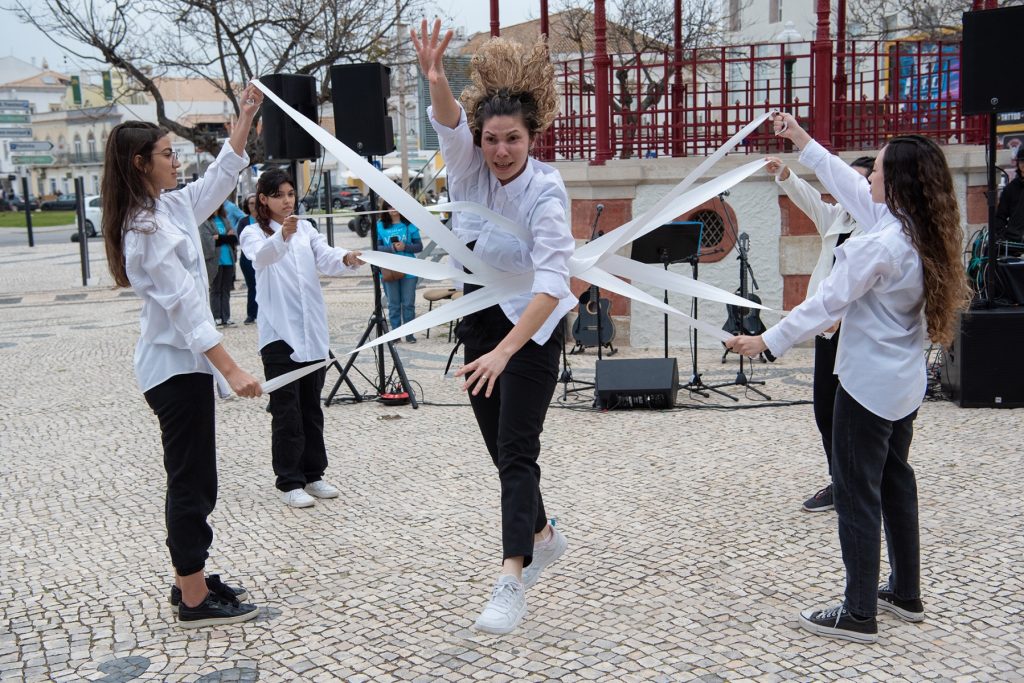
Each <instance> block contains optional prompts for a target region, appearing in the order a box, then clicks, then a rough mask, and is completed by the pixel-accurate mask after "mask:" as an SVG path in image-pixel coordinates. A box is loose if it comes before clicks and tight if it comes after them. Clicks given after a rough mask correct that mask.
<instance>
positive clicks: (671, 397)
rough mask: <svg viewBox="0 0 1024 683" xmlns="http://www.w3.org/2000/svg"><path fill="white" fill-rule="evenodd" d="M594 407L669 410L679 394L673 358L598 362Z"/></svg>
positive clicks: (677, 370) (677, 377)
mask: <svg viewBox="0 0 1024 683" xmlns="http://www.w3.org/2000/svg"><path fill="white" fill-rule="evenodd" d="M596 373H597V380H596V391H597V407H598V408H605V409H608V410H613V409H615V408H671V407H672V406H674V405H675V404H676V394H678V393H679V368H678V367H677V366H676V359H675V358H635V359H634V358H621V359H615V360H599V361H597V369H596Z"/></svg>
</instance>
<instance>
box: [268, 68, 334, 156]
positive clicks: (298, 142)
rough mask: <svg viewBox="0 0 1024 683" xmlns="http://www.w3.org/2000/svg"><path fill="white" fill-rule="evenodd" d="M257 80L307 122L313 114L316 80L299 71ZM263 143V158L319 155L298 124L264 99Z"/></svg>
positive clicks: (317, 145)
mask: <svg viewBox="0 0 1024 683" xmlns="http://www.w3.org/2000/svg"><path fill="white" fill-rule="evenodd" d="M260 81H261V82H262V83H263V84H264V85H265V86H267V87H268V88H270V90H271V91H272V92H273V93H274V94H275V95H277V96H278V97H280V98H281V99H282V100H284V101H285V104H287V105H288V106H290V107H292V108H294V109H295V110H296V111H298V112H299V113H300V114H302V115H303V116H305V117H306V118H308V119H310V120H311V121H317V120H319V117H318V116H317V95H316V79H315V78H313V77H312V76H305V75H301V74H270V75H269V76H263V77H262V78H260ZM263 146H264V148H265V151H266V157H267V161H296V160H301V159H317V158H319V157H320V145H319V144H317V142H316V140H314V139H313V138H312V137H310V135H309V133H307V132H306V131H304V130H302V128H301V127H300V126H299V124H297V123H295V122H294V121H292V119H291V118H290V117H289V116H288V115H287V114H285V113H284V112H283V111H281V108H280V107H278V106H277V105H276V104H274V103H273V102H271V101H270V98H267V99H266V100H264V102H263Z"/></svg>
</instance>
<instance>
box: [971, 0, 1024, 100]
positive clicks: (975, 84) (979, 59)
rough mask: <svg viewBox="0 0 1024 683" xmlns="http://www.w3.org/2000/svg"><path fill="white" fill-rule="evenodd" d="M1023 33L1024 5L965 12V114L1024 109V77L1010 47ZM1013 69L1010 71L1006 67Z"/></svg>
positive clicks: (1019, 40)
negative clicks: (1022, 84)
mask: <svg viewBox="0 0 1024 683" xmlns="http://www.w3.org/2000/svg"><path fill="white" fill-rule="evenodd" d="M1022 37H1024V5H1020V6H1017V7H1002V8H999V9H987V10H977V11H974V12H964V33H963V47H962V50H963V59H962V66H961V71H960V82H961V85H960V87H961V88H962V94H961V98H962V105H963V113H964V114H989V113H991V112H1007V111H1022V110H1024V88H1022V87H1021V83H1022V80H1021V78H1019V77H1016V78H1015V77H1013V76H1012V75H1011V74H1012V73H1018V74H1019V71H1017V70H1016V68H1014V67H1012V66H1011V65H1012V64H1014V63H1015V59H1013V58H1009V61H1007V59H1008V57H1007V55H1008V52H1007V51H1008V50H1009V51H1011V52H1012V51H1013V50H1014V47H1013V46H1017V45H1020V42H1021V38H1022ZM1008 68H1009V69H1010V70H1009V71H1007V69H1008Z"/></svg>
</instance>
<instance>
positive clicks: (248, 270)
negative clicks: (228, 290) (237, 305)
mask: <svg viewBox="0 0 1024 683" xmlns="http://www.w3.org/2000/svg"><path fill="white" fill-rule="evenodd" d="M243 205H244V206H245V215H243V216H242V217H241V218H239V219H238V223H237V224H236V225H235V232H236V233H237V234H238V239H239V241H241V239H242V231H244V230H245V229H246V228H247V227H249V226H250V225H252V224H253V223H255V222H256V219H255V218H254V217H253V215H254V214H255V213H256V195H255V194H251V195H249V196H248V197H246V198H245V202H243ZM238 265H239V267H240V268H241V269H242V277H244V278H245V321H244V322H245V324H246V325H252V324H253V323H255V322H256V316H257V315H258V314H259V304H257V303H256V271H255V270H254V269H253V267H252V261H250V260H249V257H248V256H246V255H245V252H242V253H241V254H239V255H238Z"/></svg>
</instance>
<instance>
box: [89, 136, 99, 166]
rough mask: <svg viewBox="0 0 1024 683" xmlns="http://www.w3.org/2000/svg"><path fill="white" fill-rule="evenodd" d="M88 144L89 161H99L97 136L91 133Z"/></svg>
mask: <svg viewBox="0 0 1024 683" xmlns="http://www.w3.org/2000/svg"><path fill="white" fill-rule="evenodd" d="M86 144H87V145H89V161H92V162H96V161H99V156H98V155H97V154H96V136H95V135H93V134H92V133H89V138H88V140H86Z"/></svg>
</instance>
